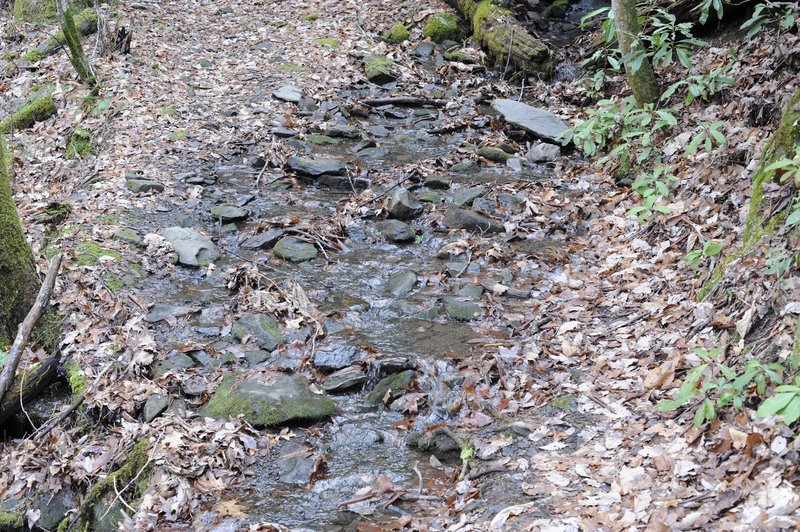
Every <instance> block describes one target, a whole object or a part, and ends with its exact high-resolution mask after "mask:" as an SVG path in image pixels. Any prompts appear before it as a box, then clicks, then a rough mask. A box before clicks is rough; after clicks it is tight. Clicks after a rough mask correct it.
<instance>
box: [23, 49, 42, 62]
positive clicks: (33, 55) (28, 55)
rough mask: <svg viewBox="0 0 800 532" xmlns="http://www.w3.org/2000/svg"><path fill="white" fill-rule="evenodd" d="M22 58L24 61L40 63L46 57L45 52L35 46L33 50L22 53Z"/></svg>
mask: <svg viewBox="0 0 800 532" xmlns="http://www.w3.org/2000/svg"><path fill="white" fill-rule="evenodd" d="M20 59H22V60H23V61H27V62H29V63H38V62H39V61H41V60H42V59H44V54H43V53H42V52H41V51H40V50H39V49H38V48H34V49H33V50H31V51H29V52H25V53H24V54H22V57H20Z"/></svg>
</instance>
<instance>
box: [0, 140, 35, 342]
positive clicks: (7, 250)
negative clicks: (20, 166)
mask: <svg viewBox="0 0 800 532" xmlns="http://www.w3.org/2000/svg"><path fill="white" fill-rule="evenodd" d="M10 168H11V153H10V152H9V151H8V150H7V149H6V147H5V143H4V142H3V138H2V136H1V135H0V243H2V245H0V347H7V346H8V345H9V344H11V342H12V341H13V340H14V337H15V336H16V334H17V327H18V326H19V323H20V322H22V320H23V319H24V318H25V315H26V314H27V313H28V311H29V310H30V308H31V306H32V305H33V302H34V300H35V299H36V294H37V292H38V291H39V278H38V277H37V275H36V267H35V265H34V261H33V253H32V252H31V248H30V246H29V245H28V242H27V240H25V233H24V232H23V231H22V224H21V223H20V220H19V215H17V208H16V206H15V205H14V196H13V193H12V190H11V172H10Z"/></svg>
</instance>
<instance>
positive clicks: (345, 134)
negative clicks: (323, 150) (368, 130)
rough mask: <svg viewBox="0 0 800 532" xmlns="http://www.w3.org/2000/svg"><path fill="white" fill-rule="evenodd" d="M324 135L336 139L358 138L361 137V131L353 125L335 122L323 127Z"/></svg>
mask: <svg viewBox="0 0 800 532" xmlns="http://www.w3.org/2000/svg"><path fill="white" fill-rule="evenodd" d="M325 135H327V136H329V137H333V138H337V139H338V138H345V139H359V138H361V131H360V130H359V129H358V128H357V127H355V126H348V125H345V124H335V125H331V126H328V127H326V128H325Z"/></svg>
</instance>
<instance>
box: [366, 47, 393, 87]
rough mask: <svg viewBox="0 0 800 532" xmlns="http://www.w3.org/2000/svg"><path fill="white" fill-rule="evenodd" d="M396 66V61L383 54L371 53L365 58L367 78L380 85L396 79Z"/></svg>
mask: <svg viewBox="0 0 800 532" xmlns="http://www.w3.org/2000/svg"><path fill="white" fill-rule="evenodd" d="M396 68H397V65H395V63H394V61H392V60H391V59H389V58H388V57H385V56H382V55H377V54H369V55H368V56H366V57H365V58H364V73H365V74H366V75H367V79H368V80H370V81H371V82H372V83H377V84H378V85H383V84H385V83H391V82H392V81H394V80H396V79H397V73H396V72H395V69H396Z"/></svg>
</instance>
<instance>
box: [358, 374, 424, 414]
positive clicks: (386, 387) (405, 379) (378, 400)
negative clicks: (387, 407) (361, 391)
mask: <svg viewBox="0 0 800 532" xmlns="http://www.w3.org/2000/svg"><path fill="white" fill-rule="evenodd" d="M414 375H415V372H414V370H413V369H407V370H405V371H401V372H400V373H395V374H394V375H389V376H388V377H386V378H384V379H381V381H380V382H378V384H376V385H375V387H374V388H373V389H372V391H370V392H369V393H368V394H367V395H366V396H365V397H364V401H366V402H368V403H372V404H375V405H380V404H388V403H390V402H392V401H394V400H395V399H397V398H398V397H400V395H401V394H402V393H403V391H404V390H405V389H406V388H408V387H409V386H410V385H411V382H412V381H413V380H414Z"/></svg>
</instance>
